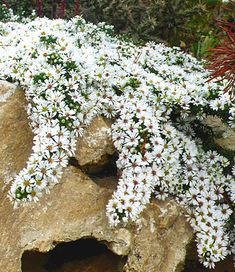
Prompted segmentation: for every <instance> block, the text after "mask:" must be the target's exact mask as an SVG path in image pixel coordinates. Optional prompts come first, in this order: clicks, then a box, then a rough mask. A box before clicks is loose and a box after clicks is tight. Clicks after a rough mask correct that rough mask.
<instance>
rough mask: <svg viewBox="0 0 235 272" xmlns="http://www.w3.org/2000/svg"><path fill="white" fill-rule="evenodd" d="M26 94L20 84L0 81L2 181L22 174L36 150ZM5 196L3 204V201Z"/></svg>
mask: <svg viewBox="0 0 235 272" xmlns="http://www.w3.org/2000/svg"><path fill="white" fill-rule="evenodd" d="M25 107H26V100H25V98H24V93H23V91H22V90H21V89H19V88H17V87H16V85H14V84H11V83H7V82H5V81H0V135H1V137H0V154H1V155H0V158H1V163H0V182H1V188H4V181H5V180H6V179H7V178H8V177H9V176H12V174H14V173H17V172H19V171H20V170H21V169H22V168H23V167H24V166H25V163H26V161H27V158H28V157H29V155H30V153H31V149H32V141H33V135H32V132H31V129H30V127H29V125H28V120H27V113H26V109H25ZM2 196H3V195H2V194H1V195H0V201H1V202H2Z"/></svg>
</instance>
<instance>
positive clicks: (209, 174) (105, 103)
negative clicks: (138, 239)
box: [0, 17, 235, 268]
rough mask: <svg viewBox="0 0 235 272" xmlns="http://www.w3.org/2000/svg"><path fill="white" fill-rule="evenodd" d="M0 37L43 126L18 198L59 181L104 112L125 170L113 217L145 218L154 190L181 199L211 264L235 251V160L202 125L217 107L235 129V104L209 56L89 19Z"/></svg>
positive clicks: (9, 28) (10, 71)
mask: <svg viewBox="0 0 235 272" xmlns="http://www.w3.org/2000/svg"><path fill="white" fill-rule="evenodd" d="M0 35H1V36H0V37H1V38H0V56H1V57H0V77H1V78H2V79H6V80H10V81H14V82H18V83H19V85H20V86H21V87H22V88H23V90H24V91H25V96H26V98H27V100H28V109H27V110H28V116H29V120H30V125H31V128H32V131H33V133H34V146H33V151H32V154H31V156H30V157H29V159H28V162H27V166H26V167H25V168H24V169H22V171H21V172H20V173H18V175H17V176H15V177H14V178H13V180H12V186H11V189H10V192H9V198H10V199H11V201H12V202H13V203H14V205H15V206H18V205H19V204H21V203H22V204H25V203H28V202H30V201H38V200H39V198H40V197H41V195H42V194H43V193H44V192H45V193H48V192H49V191H50V189H51V188H52V187H53V186H54V185H55V184H56V183H58V182H59V180H60V177H61V175H62V172H63V168H64V167H66V166H67V165H68V159H69V157H73V156H74V152H75V147H76V139H77V137H78V136H79V135H82V133H83V130H84V128H85V127H86V126H87V125H89V124H90V122H91V121H92V119H93V118H94V117H95V116H97V115H104V116H106V117H108V118H112V119H113V121H114V123H113V126H112V139H113V142H114V145H115V147H116V149H117V151H118V152H119V159H118V161H117V167H118V168H119V170H120V173H121V176H120V178H119V183H118V187H117V190H116V191H115V192H114V194H113V196H112V199H110V201H109V203H108V204H107V216H108V218H109V222H110V224H111V225H112V226H117V225H118V224H127V223H128V222H137V221H138V219H139V217H140V216H141V212H142V211H143V209H144V208H145V206H146V204H147V203H149V202H150V200H151V198H152V197H155V198H157V199H161V200H164V199H165V198H167V197H173V198H175V199H176V200H177V201H178V202H179V203H180V204H181V205H183V206H184V207H185V209H186V211H187V217H188V220H189V222H190V224H191V225H192V227H193V229H194V231H195V236H196V241H197V249H198V254H199V257H200V260H201V262H202V263H203V264H204V265H205V266H207V267H210V268H211V267H214V265H215V263H216V262H218V261H220V260H223V259H224V258H225V257H226V256H227V255H229V254H230V253H231V252H232V251H234V200H235V182H234V175H235V171H234V167H233V165H232V164H231V161H230V160H229V159H227V158H226V157H223V156H221V155H220V154H219V153H218V152H216V151H214V150H207V149H206V146H205V144H204V142H203V139H201V138H200V137H199V133H198V131H200V130H201V121H202V120H203V118H205V117H206V115H207V114H208V113H210V114H211V113H213V114H218V115H219V116H223V117H224V121H225V122H227V123H228V124H229V125H230V126H231V127H235V105H234V101H233V100H232V99H231V98H230V97H229V94H228V93H224V92H223V86H221V83H220V84H218V83H215V82H210V83H208V82H207V77H208V73H207V71H206V70H205V69H204V68H203V64H202V63H199V62H198V61H197V60H196V59H194V58H193V57H191V56H190V55H186V54H184V53H183V52H181V51H180V50H179V49H178V48H168V47H166V46H164V45H162V44H154V43H149V44H146V45H145V46H141V47H140V46H136V45H134V44H133V43H131V42H130V41H125V40H124V39H123V38H121V37H114V36H113V35H112V27H110V26H107V25H105V24H103V23H100V24H98V25H93V24H90V23H86V22H85V21H84V20H83V19H82V18H80V17H75V18H73V19H71V20H70V21H65V20H61V19H59V20H49V19H46V18H37V19H35V20H32V21H30V20H28V21H27V20H26V21H25V22H24V23H18V22H14V21H11V22H8V23H0ZM58 197H59V196H58Z"/></svg>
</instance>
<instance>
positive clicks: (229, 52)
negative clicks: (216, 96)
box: [207, 22, 235, 95]
mask: <svg viewBox="0 0 235 272" xmlns="http://www.w3.org/2000/svg"><path fill="white" fill-rule="evenodd" d="M219 26H220V27H221V29H222V30H223V31H224V32H225V33H226V38H224V40H223V41H222V43H221V44H220V45H219V46H217V47H216V48H213V49H210V50H209V52H210V53H211V54H210V56H209V58H208V59H209V65H208V67H207V68H208V69H209V70H210V71H211V75H210V79H214V78H216V79H217V80H218V81H222V80H227V84H226V87H225V89H224V92H230V93H231V95H232V94H233V92H234V91H233V87H235V23H232V22H219Z"/></svg>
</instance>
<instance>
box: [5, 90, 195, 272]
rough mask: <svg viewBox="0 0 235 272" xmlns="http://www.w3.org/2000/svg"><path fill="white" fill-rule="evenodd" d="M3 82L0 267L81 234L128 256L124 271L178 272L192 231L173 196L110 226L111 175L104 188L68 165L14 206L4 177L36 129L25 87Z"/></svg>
mask: <svg viewBox="0 0 235 272" xmlns="http://www.w3.org/2000/svg"><path fill="white" fill-rule="evenodd" d="M4 86H5V87H4V88H5V89H3V87H2V89H1V95H2V94H6V92H9V91H10V89H11V88H12V89H11V94H9V95H5V98H4V101H2V102H1V104H0V135H1V137H0V157H1V159H2V160H1V165H0V188H1V191H0V200H1V202H0V215H1V219H0V231H1V236H0V256H1V259H0V271H7V272H20V271H21V257H22V255H23V253H24V252H25V251H30V250H36V251H40V252H47V251H50V250H52V249H53V248H54V247H55V246H56V245H57V244H58V243H61V242H68V241H75V240H78V239H81V238H95V239H97V240H98V241H102V242H104V243H106V245H107V246H108V248H109V249H110V250H112V251H113V252H114V253H115V254H119V255H126V256H127V262H126V265H125V267H124V271H126V272H143V271H148V272H158V271H159V272H176V271H180V270H181V267H182V264H183V262H184V258H185V254H186V245H187V244H188V243H189V242H190V240H191V238H192V230H191V228H190V227H189V225H188V223H187V222H186V220H185V219H184V217H183V215H182V211H181V209H180V208H179V206H178V205H177V204H176V203H175V202H174V201H166V202H153V203H151V204H150V205H149V206H148V207H147V208H146V210H145V211H144V214H143V219H141V220H140V222H139V225H138V227H136V226H129V227H126V228H124V227H120V228H116V229H111V228H110V227H109V224H108V220H107V217H106V214H105V207H106V204H107V202H108V200H109V198H110V197H111V194H112V189H111V188H112V187H109V186H105V184H107V179H106V180H105V181H104V182H101V181H100V183H101V184H103V185H102V187H100V186H98V185H97V184H98V182H97V184H95V183H94V182H93V181H92V180H91V179H90V178H89V177H87V176H86V175H85V174H84V173H83V172H82V171H81V170H79V169H77V168H75V167H73V166H70V167H68V168H66V169H65V171H64V174H63V177H62V179H61V181H60V183H59V184H58V185H56V186H55V187H54V188H53V190H52V191H51V194H49V195H44V196H43V197H42V198H41V200H40V201H39V202H38V203H34V204H30V205H28V206H26V207H20V208H18V209H16V210H14V209H13V206H12V204H11V203H10V202H9V200H8V198H7V192H8V189H9V186H10V185H6V184H5V183H4V179H5V177H6V176H7V175H11V174H12V173H14V172H18V171H19V170H20V169H21V168H22V167H24V165H25V163H26V161H27V158H28V156H29V153H30V151H31V147H32V134H31V132H30V129H29V127H28V121H27V118H26V113H25V108H24V107H25V100H24V94H23V92H22V91H21V90H19V89H15V87H14V86H13V85H4ZM112 182H113V184H114V183H115V180H113V181H112ZM107 187H108V188H107ZM2 188H3V189H2ZM36 269H37V268H36V267H35V271H37V270H36ZM76 269H77V268H76ZM69 271H73V270H69ZM74 271H81V270H79V268H78V269H77V270H74Z"/></svg>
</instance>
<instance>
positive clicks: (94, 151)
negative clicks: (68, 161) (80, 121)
mask: <svg viewBox="0 0 235 272" xmlns="http://www.w3.org/2000/svg"><path fill="white" fill-rule="evenodd" d="M114 152H115V148H114V145H113V143H112V139H111V121H110V120H109V119H107V118H104V117H101V116H99V117H96V118H94V120H93V121H92V122H91V124H90V125H89V127H88V128H87V129H86V130H85V132H84V135H83V136H82V137H80V138H79V139H78V142H77V151H76V159H77V160H78V163H79V165H81V166H86V167H87V168H89V170H90V172H95V171H99V170H100V169H101V168H102V167H103V166H104V165H105V164H107V163H108V158H109V155H113V154H114ZM91 165H92V168H91V167H90V166H91Z"/></svg>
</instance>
